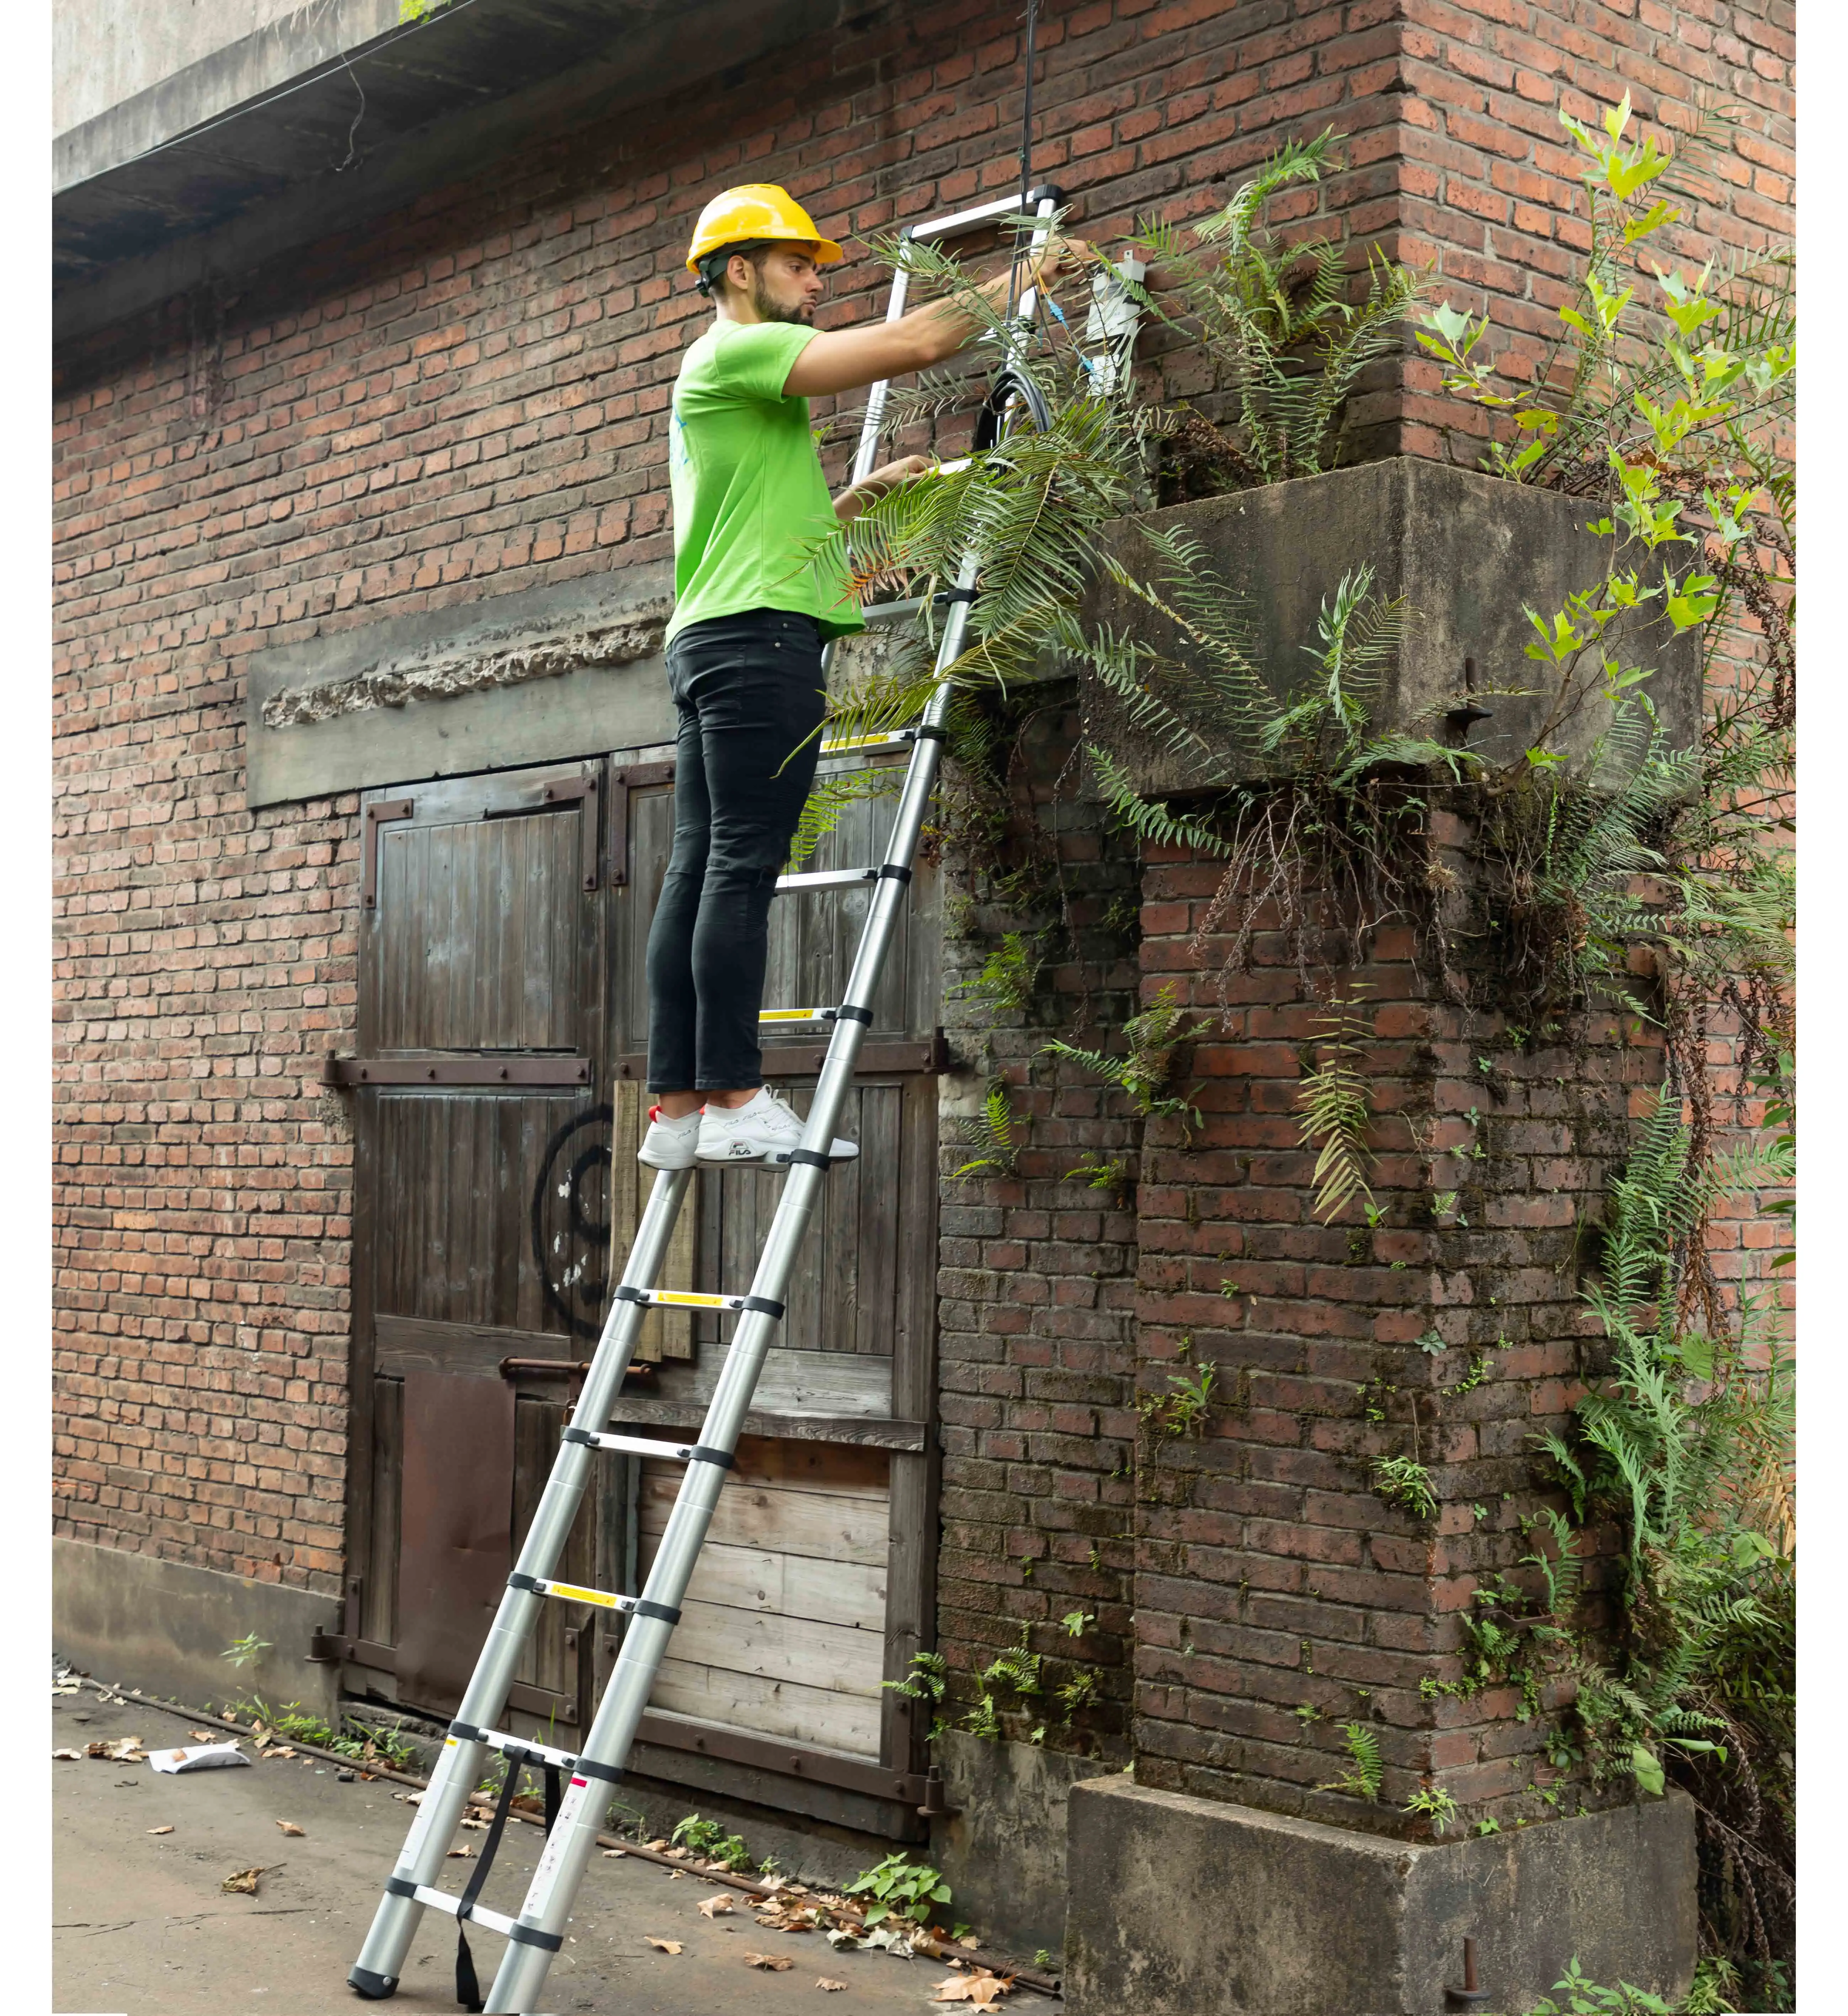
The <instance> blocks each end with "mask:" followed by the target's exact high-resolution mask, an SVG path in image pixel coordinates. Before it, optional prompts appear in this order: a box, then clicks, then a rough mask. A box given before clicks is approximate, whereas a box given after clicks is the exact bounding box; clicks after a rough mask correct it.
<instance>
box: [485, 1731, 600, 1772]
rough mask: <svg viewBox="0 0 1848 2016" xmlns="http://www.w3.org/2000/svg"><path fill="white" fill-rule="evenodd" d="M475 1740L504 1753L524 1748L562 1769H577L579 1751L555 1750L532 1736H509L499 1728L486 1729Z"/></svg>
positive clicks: (490, 1748)
mask: <svg viewBox="0 0 1848 2016" xmlns="http://www.w3.org/2000/svg"><path fill="white" fill-rule="evenodd" d="M474 1741H476V1742H477V1743H479V1744H482V1745H483V1746H484V1748H487V1749H489V1750H498V1751H501V1752H502V1754H503V1755H505V1752H506V1751H508V1750H509V1749H512V1750H523V1751H527V1752H528V1753H529V1754H530V1755H531V1756H534V1757H537V1758H539V1759H541V1760H542V1761H543V1762H545V1763H547V1764H552V1765H555V1766H557V1768H558V1769H559V1770H561V1771H575V1770H576V1769H577V1752H576V1751H573V1750H554V1749H553V1748H552V1747H551V1746H550V1744H545V1743H535V1742H534V1741H533V1740H532V1738H531V1737H527V1736H508V1735H506V1734H505V1733H502V1731H501V1730H498V1729H484V1730H482V1732H481V1733H480V1735H479V1736H477V1737H476V1738H475V1739H474Z"/></svg>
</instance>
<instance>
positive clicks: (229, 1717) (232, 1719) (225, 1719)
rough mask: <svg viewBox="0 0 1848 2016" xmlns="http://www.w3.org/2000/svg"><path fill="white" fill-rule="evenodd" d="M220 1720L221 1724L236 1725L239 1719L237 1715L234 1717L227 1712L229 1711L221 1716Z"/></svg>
mask: <svg viewBox="0 0 1848 2016" xmlns="http://www.w3.org/2000/svg"><path fill="white" fill-rule="evenodd" d="M218 1719H219V1720H220V1721H221V1722H231V1723H235V1721H236V1720H237V1717H236V1716H235V1715H232V1713H231V1712H229V1711H228V1710H227V1711H226V1712H225V1714H223V1715H220V1716H219V1718H218Z"/></svg>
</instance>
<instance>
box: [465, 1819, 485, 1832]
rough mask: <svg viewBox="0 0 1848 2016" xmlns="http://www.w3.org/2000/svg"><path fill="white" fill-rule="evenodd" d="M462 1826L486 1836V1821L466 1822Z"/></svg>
mask: <svg viewBox="0 0 1848 2016" xmlns="http://www.w3.org/2000/svg"><path fill="white" fill-rule="evenodd" d="M462 1825H463V1826H464V1827H466V1828H468V1829H469V1831H471V1832H473V1833H475V1834H486V1833H487V1821H486V1820H464V1821H463V1822H462Z"/></svg>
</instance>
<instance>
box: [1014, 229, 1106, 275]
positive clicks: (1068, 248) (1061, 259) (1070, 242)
mask: <svg viewBox="0 0 1848 2016" xmlns="http://www.w3.org/2000/svg"><path fill="white" fill-rule="evenodd" d="M1096 257H1097V254H1095V252H1094V251H1092V250H1091V247H1090V245H1089V243H1088V242H1087V241H1086V240H1085V239H1082V238H1062V237H1061V236H1059V233H1058V232H1056V231H1055V232H1052V235H1051V236H1049V237H1048V239H1047V240H1046V242H1045V243H1044V245H1042V246H1041V247H1040V249H1039V250H1038V251H1037V252H1035V253H1034V254H1032V255H1031V256H1030V257H1029V259H1028V260H1027V262H1026V280H1025V282H1024V283H1023V284H1024V285H1025V286H1029V287H1042V286H1044V285H1045V284H1046V283H1047V282H1048V280H1050V279H1053V278H1054V277H1055V275H1057V274H1058V273H1059V272H1060V271H1061V270H1062V269H1063V268H1066V267H1068V266H1088V265H1091V263H1092V262H1093V261H1095V259H1096Z"/></svg>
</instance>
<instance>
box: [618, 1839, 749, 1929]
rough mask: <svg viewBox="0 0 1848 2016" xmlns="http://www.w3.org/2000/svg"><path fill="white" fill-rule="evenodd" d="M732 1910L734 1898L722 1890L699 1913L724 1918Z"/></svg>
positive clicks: (710, 1898)
mask: <svg viewBox="0 0 1848 2016" xmlns="http://www.w3.org/2000/svg"><path fill="white" fill-rule="evenodd" d="M618 1852H620V1850H619V1851H618ZM731 1910H732V1899H730V1898H729V1897H728V1896H727V1895H726V1894H725V1893H724V1891H722V1890H721V1892H719V1894H718V1895H717V1896H716V1897H708V1898H707V1899H706V1902H705V1903H703V1904H702V1905H701V1906H699V1915H700V1917H703V1918H722V1917H727V1916H728V1914H729V1913H730V1912H731Z"/></svg>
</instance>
